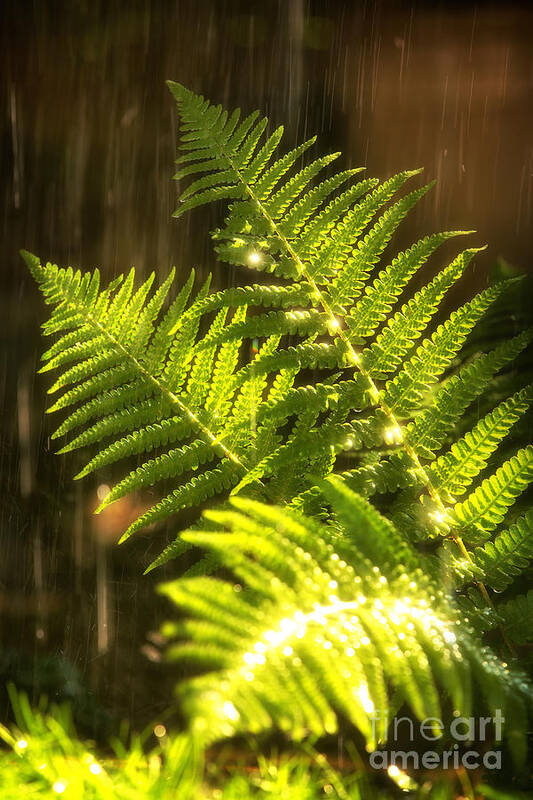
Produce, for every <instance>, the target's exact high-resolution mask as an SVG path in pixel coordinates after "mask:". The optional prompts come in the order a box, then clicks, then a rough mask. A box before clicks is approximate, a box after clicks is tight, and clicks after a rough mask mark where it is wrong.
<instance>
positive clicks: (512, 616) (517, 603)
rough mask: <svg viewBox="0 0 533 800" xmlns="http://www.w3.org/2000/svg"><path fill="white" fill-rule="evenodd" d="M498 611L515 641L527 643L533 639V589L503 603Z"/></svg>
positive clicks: (508, 632)
mask: <svg viewBox="0 0 533 800" xmlns="http://www.w3.org/2000/svg"><path fill="white" fill-rule="evenodd" d="M497 613H498V616H499V618H500V620H501V621H502V623H503V625H504V627H505V631H506V633H507V635H508V636H509V638H510V639H512V641H513V642H516V644H526V643H528V642H531V641H532V640H533V589H530V590H529V592H528V593H527V594H520V595H517V597H513V598H512V599H511V600H508V601H507V602H506V603H501V604H500V605H499V606H498V608H497Z"/></svg>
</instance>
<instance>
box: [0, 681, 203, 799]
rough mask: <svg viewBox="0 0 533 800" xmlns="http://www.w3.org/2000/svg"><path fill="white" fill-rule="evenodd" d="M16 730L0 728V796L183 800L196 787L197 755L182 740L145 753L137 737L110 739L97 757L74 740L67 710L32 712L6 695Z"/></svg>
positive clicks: (17, 696)
mask: <svg viewBox="0 0 533 800" xmlns="http://www.w3.org/2000/svg"><path fill="white" fill-rule="evenodd" d="M11 698H12V702H13V707H14V710H15V715H16V718H17V727H13V728H12V729H8V728H6V727H5V726H3V725H0V739H1V740H2V741H3V742H4V743H5V744H6V745H8V747H9V748H11V749H10V750H9V751H4V750H3V751H2V752H0V775H1V781H0V797H1V798H6V800H8V799H9V800H11V798H13V797H17V796H20V794H21V790H23V793H24V797H31V798H34V797H35V798H43V800H45V799H46V800H51V798H57V797H65V798H71V799H72V800H144V798H153V800H156V798H157V800H171V798H172V800H181V798H183V800H186V799H187V800H188V798H191V797H192V792H193V790H194V789H195V788H196V787H197V786H198V778H199V775H200V772H199V770H198V766H199V764H200V761H199V758H200V754H197V753H196V752H195V749H194V742H193V741H192V740H191V739H190V737H187V736H181V737H176V738H175V739H174V740H173V741H167V740H165V741H163V742H161V743H160V744H159V745H158V746H156V747H153V748H152V749H151V750H150V751H149V752H148V753H146V748H145V746H144V745H145V740H146V739H147V736H148V732H145V733H144V734H143V736H138V735H133V736H132V737H131V740H130V742H129V743H126V742H125V741H122V740H119V739H117V740H115V741H114V743H113V750H114V753H112V754H111V753H109V754H107V755H106V756H104V757H103V758H102V757H100V756H99V755H98V754H96V753H95V750H94V745H92V744H91V743H89V742H83V741H81V740H79V739H78V738H77V737H76V734H75V731H74V728H73V726H72V720H71V717H70V713H69V709H68V706H63V707H57V706H52V707H51V708H48V709H46V708H45V707H44V705H43V704H41V708H39V709H37V710H32V709H31V708H30V706H29V703H28V700H27V697H26V696H25V695H24V694H16V693H15V692H14V691H13V690H11Z"/></svg>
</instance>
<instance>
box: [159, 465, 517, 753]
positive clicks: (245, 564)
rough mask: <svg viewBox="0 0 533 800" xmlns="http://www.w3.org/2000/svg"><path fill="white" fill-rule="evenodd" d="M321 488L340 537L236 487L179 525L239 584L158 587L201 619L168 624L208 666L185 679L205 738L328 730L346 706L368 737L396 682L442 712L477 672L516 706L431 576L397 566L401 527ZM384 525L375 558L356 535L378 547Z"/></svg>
mask: <svg viewBox="0 0 533 800" xmlns="http://www.w3.org/2000/svg"><path fill="white" fill-rule="evenodd" d="M325 491H326V494H327V495H328V499H329V501H330V502H331V503H332V506H333V508H334V510H335V513H336V514H337V517H338V519H339V520H340V521H341V524H342V526H343V535H342V537H341V538H339V534H338V531H336V529H335V528H334V527H333V528H329V527H327V526H319V525H317V523H316V522H314V521H312V520H309V519H308V518H305V517H303V516H301V515H299V514H296V513H294V512H289V511H288V510H284V509H281V508H275V507H272V506H266V505H263V504H260V503H257V502H254V501H251V500H245V499H241V498H235V499H234V500H233V501H232V505H233V509H231V508H228V509H227V510H224V511H217V512H208V513H207V515H206V517H207V519H208V521H210V522H211V523H212V524H214V527H213V528H212V530H202V531H192V532H190V533H186V534H184V536H183V538H184V539H185V541H187V542H189V543H191V544H195V545H200V546H202V547H207V548H208V549H209V550H214V551H215V552H216V553H217V555H218V557H219V558H220V559H221V561H222V563H223V564H225V565H226V566H227V567H229V568H230V569H231V570H232V572H233V573H234V574H235V576H236V578H237V579H238V580H239V583H240V584H241V583H242V584H244V585H245V588H244V589H242V588H241V586H240V585H239V587H238V591H236V589H235V587H234V586H231V585H229V584H227V583H225V582H224V581H221V580H219V579H214V578H192V579H182V580H178V581H174V582H172V583H168V584H165V585H164V586H163V587H162V591H163V592H164V593H165V594H166V595H167V596H168V597H169V598H170V599H172V600H173V602H175V603H176V604H177V605H178V606H179V607H180V608H181V609H182V610H183V611H185V612H186V614H187V616H188V617H189V618H191V617H192V619H193V620H195V623H194V627H193V634H194V639H193V642H194V644H191V643H190V641H189V639H188V636H189V633H190V629H189V628H187V627H183V626H181V625H173V626H171V627H169V628H167V630H166V632H167V633H168V634H169V635H170V636H171V637H172V638H174V639H175V642H174V643H173V644H172V645H171V646H170V649H169V657H170V658H172V659H179V660H183V659H185V660H191V659H192V660H193V661H195V662H196V663H199V664H201V665H202V667H203V668H206V667H208V668H210V669H211V671H210V672H208V673H206V674H205V675H202V676H200V677H195V678H193V679H189V680H187V681H185V683H183V684H182V686H181V690H180V697H181V698H182V700H183V703H184V707H185V709H186V711H187V712H188V714H189V715H190V718H191V721H192V726H193V730H194V731H196V732H197V733H198V734H200V735H201V736H203V737H205V740H206V741H207V742H210V741H213V740H216V739H218V738H221V737H227V736H230V735H233V734H234V733H238V732H245V731H251V732H254V733H258V732H261V731H264V730H268V729H271V728H273V727H274V728H280V729H282V730H285V731H287V733H289V734H290V735H291V736H292V737H293V738H302V737H303V736H306V735H308V734H310V733H311V734H314V735H323V734H324V733H332V732H334V731H335V730H336V728H337V715H338V714H339V713H342V714H343V715H344V716H346V717H348V718H349V719H350V720H351V721H352V722H353V724H354V725H356V727H357V728H358V729H359V730H360V731H361V733H362V734H363V736H364V737H365V739H366V742H367V747H368V748H369V749H372V748H373V747H375V746H376V740H377V739H384V738H385V735H386V731H385V730H384V728H383V723H382V721H381V717H382V715H381V714H380V715H379V717H377V715H374V711H375V710H376V709H379V710H380V711H381V710H383V711H385V710H386V709H387V707H388V700H387V696H388V691H389V687H391V686H392V687H394V688H395V689H396V690H397V691H398V692H399V693H400V695H401V696H402V697H403V698H404V700H405V701H406V702H407V703H408V704H409V705H410V707H411V709H412V710H413V712H414V713H415V714H416V715H417V716H418V717H419V718H423V717H426V716H433V715H435V716H437V717H440V715H441V713H442V709H441V701H440V693H443V694H445V695H449V697H450V699H451V702H452V704H453V707H454V708H456V709H460V710H461V713H464V714H465V715H466V716H468V713H469V708H470V703H471V697H472V684H474V683H475V684H479V685H480V686H483V685H485V686H486V685H487V684H490V686H491V689H490V692H488V693H487V695H486V700H487V705H488V707H490V708H492V707H500V708H508V709H509V713H511V708H512V702H511V700H510V699H509V698H510V695H509V692H508V691H507V686H508V682H509V681H511V683H512V685H513V687H514V688H513V692H516V691H519V692H522V693H523V692H524V685H523V684H520V678H519V677H516V678H515V677H514V675H513V674H512V673H509V672H508V671H505V669H504V668H503V667H502V666H501V665H499V663H498V661H497V660H496V659H495V658H494V656H493V655H492V654H491V653H490V652H489V651H487V650H486V649H482V650H481V651H480V650H479V642H478V641H477V640H476V639H475V638H474V637H473V635H472V634H471V633H470V632H469V631H468V629H466V628H465V627H464V626H460V625H459V624H458V623H457V619H456V616H455V612H454V611H453V609H452V608H451V607H450V606H449V605H448V603H447V601H446V600H445V598H444V596H443V595H442V594H441V593H440V592H439V591H438V590H436V589H435V587H434V586H432V585H431V581H430V579H429V578H427V577H426V576H424V575H423V574H422V573H420V580H419V581H418V582H417V583H416V584H415V583H413V582H410V580H409V578H408V576H407V575H406V574H405V570H404V571H403V572H402V571H401V569H400V565H401V563H402V559H403V558H404V556H405V555H406V552H405V546H403V547H402V548H401V549H400V552H398V553H396V555H395V547H394V542H398V543H400V541H401V536H400V534H398V533H396V532H395V531H394V529H393V528H392V526H390V523H388V522H387V521H386V520H384V519H383V518H381V517H380V515H379V514H378V513H377V512H376V511H375V510H374V509H372V508H371V507H370V506H369V505H368V504H366V503H365V501H362V500H360V499H358V498H356V497H355V496H354V495H353V494H352V493H351V492H349V491H348V490H347V489H346V487H345V486H343V484H341V483H339V482H336V481H334V482H331V483H329V484H328V485H327V486H326V489H325ZM352 504H353V505H352ZM354 513H355V516H354ZM346 526H347V527H346ZM363 531H364V532H363ZM349 532H351V533H352V534H353V536H354V537H355V538H352V537H351V535H350V533H349ZM388 536H391V541H390V543H389V546H388V547H387V548H386V551H385V556H384V563H385V565H386V567H385V571H384V572H383V571H382V570H381V569H380V568H379V567H378V566H377V565H376V564H375V563H374V559H370V558H368V557H367V556H366V555H365V554H364V552H363V551H361V550H359V547H360V546H361V545H363V546H364V548H365V551H368V548H370V549H373V550H374V552H373V554H374V555H378V556H379V554H380V553H381V552H382V550H381V547H380V544H383V543H384V542H385V540H386V538H387V537H388ZM373 537H376V545H375V546H374V545H373V544H372V539H373ZM337 546H338V547H339V548H340V549H337ZM354 567H356V568H354ZM311 575H312V576H313V577H312V578H310V576H311ZM430 597H431V598H432V600H431V601H430V600H429V598H430ZM519 686H520V687H521V688H520V689H519ZM526 692H527V690H526ZM525 696H527V694H526V695H524V697H525ZM495 703H496V704H499V703H502V704H503V705H502V706H499V705H496V706H495V705H494V704H495ZM376 717H377V724H376ZM372 720H373V721H374V723H375V725H372V724H371V722H372ZM511 727H512V726H511ZM513 733H514V732H513Z"/></svg>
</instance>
